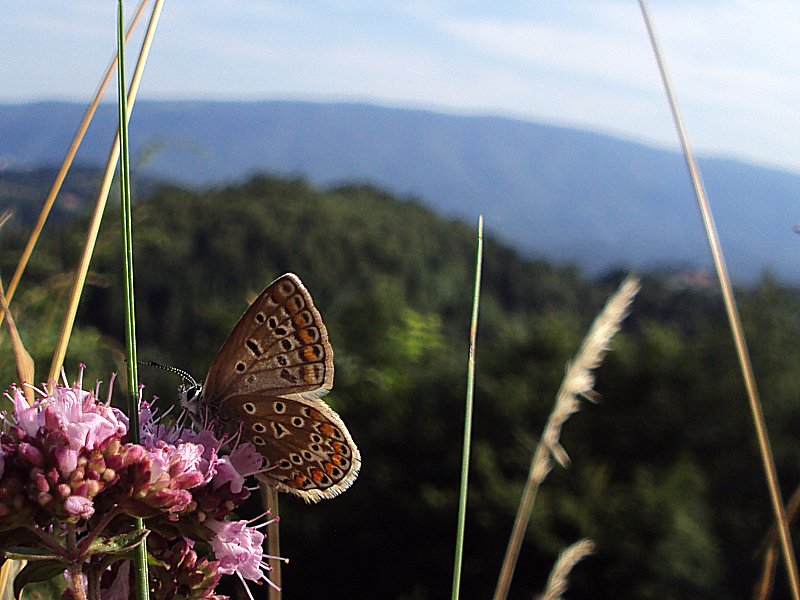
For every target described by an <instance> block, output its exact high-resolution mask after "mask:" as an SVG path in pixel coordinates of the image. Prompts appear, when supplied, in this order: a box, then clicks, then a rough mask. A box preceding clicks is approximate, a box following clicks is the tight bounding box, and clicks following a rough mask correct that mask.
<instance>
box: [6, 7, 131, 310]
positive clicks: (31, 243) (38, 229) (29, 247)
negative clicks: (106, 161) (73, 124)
mask: <svg viewBox="0 0 800 600" xmlns="http://www.w3.org/2000/svg"><path fill="white" fill-rule="evenodd" d="M146 6H147V0H142V1H141V3H140V4H139V8H138V9H137V11H136V14H135V15H134V17H133V19H132V20H131V23H130V25H128V33H127V34H126V36H125V41H126V42H127V41H130V39H131V36H132V35H133V31H134V29H136V25H137V24H138V23H139V19H140V18H141V16H142V15H143V14H144V9H145V7H146ZM116 66H117V55H116V53H115V54H114V57H113V58H112V60H111V63H110V64H109V65H108V67H107V68H106V73H105V75H104V76H103V79H102V80H101V82H100V85H99V86H98V87H97V91H96V92H95V94H94V98H93V99H92V101H91V103H90V104H89V107H88V108H87V109H86V113H85V114H84V115H83V120H81V122H80V125H78V130H77V131H76V132H75V136H74V137H73V138H72V143H71V144H70V146H69V149H67V154H66V156H65V157H64V160H63V162H62V163H61V167H60V168H59V170H58V173H57V174H56V178H55V181H53V185H52V187H51V188H50V192H49V193H48V194H47V198H46V199H45V201H44V205H43V206H42V210H41V211H40V212H39V217H38V218H37V220H36V224H35V225H34V227H33V230H32V231H31V235H30V237H29V238H28V241H27V243H26V244H25V248H24V249H23V251H22V256H21V257H20V259H19V262H18V263H17V268H16V270H15V271H14V275H12V276H11V281H10V282H9V284H8V290H7V291H6V292H7V293H6V299H7V300H8V303H9V304H10V303H11V300H12V299H13V298H14V293H15V292H16V291H17V287H18V286H19V282H20V279H22V275H23V274H24V273H25V269H26V268H27V266H28V261H29V260H30V258H31V254H33V249H34V248H35V247H36V243H37V242H38V241H39V236H40V235H41V233H42V229H44V224H45V222H46V221H47V217H48V216H50V211H51V209H52V208H53V204H54V203H55V201H56V196H58V192H59V191H60V190H61V185H62V184H63V183H64V179H65V178H66V177H67V173H68V172H69V169H70V167H71V166H72V161H73V160H74V159H75V154H76V153H77V152H78V148H79V147H80V145H81V142H82V141H83V137H84V136H85V135H86V130H87V129H88V128H89V124H90V123H91V122H92V119H93V118H94V115H95V112H97V107H98V106H99V104H100V100H101V99H102V97H103V94H104V93H105V90H106V88H107V87H108V82H109V81H111V76H112V75H113V74H114V69H115V68H116ZM3 316H4V315H3V314H2V313H0V323H2V322H3Z"/></svg>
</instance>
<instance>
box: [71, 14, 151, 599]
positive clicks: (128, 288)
mask: <svg viewBox="0 0 800 600" xmlns="http://www.w3.org/2000/svg"><path fill="white" fill-rule="evenodd" d="M123 23H124V20H123V7H122V0H117V56H118V58H119V60H118V61H117V65H118V67H117V90H118V94H117V101H118V106H119V135H118V136H117V137H118V139H119V148H120V150H119V154H120V161H119V175H120V177H119V179H120V186H119V190H120V201H121V205H122V211H121V212H122V240H123V246H124V253H123V263H124V267H125V350H126V352H125V354H126V358H127V368H128V421H129V423H130V426H129V428H128V431H129V432H130V433H131V438H132V440H133V443H135V444H138V443H139V375H138V372H137V366H138V364H139V363H138V361H137V358H136V304H135V301H134V294H133V226H132V224H131V173H130V171H131V166H130V157H129V152H128V119H129V114H128V105H127V94H126V93H125V36H124V35H123V31H124V29H123ZM135 523H136V529H137V530H139V531H142V530H144V521H143V520H142V518H141V517H137V518H136V519H135ZM135 563H136V574H135V578H136V597H137V598H138V599H139V600H148V599H149V598H150V579H149V577H148V572H147V571H148V569H147V540H146V539H145V538H144V537H142V541H141V542H140V543H139V545H138V546H136V554H135ZM78 578H80V574H79V577H78Z"/></svg>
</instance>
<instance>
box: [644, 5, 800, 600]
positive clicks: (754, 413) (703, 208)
mask: <svg viewBox="0 0 800 600" xmlns="http://www.w3.org/2000/svg"><path fill="white" fill-rule="evenodd" d="M639 7H640V8H641V12H642V18H643V19H644V24H645V27H646V28H647V33H648V36H649V38H650V44H651V46H652V48H653V54H654V56H655V59H656V63H657V65H658V69H659V72H660V74H661V81H662V82H663V84H664V93H665V95H666V97H667V101H668V103H669V107H670V110H671V111H672V119H673V122H674V123H675V129H676V131H677V133H678V138H679V139H680V142H681V147H682V149H683V155H684V158H685V159H686V166H687V168H688V169H689V175H690V178H691V180H692V185H693V187H694V192H695V197H696V198H697V206H698V208H699V209H700V216H701V218H702V220H703V226H704V228H705V231H706V237H707V239H708V245H709V248H710V249H711V257H712V258H713V260H714V268H715V269H716V272H717V278H718V279H719V285H720V290H721V292H722V299H723V301H724V304H725V312H726V313H727V316H728V324H729V325H730V328H731V335H732V337H733V344H734V346H735V348H736V355H737V357H738V359H739V368H740V369H741V371H742V378H743V379H744V385H745V389H746V390H747V401H748V404H749V406H750V414H751V417H752V419H753V428H754V429H755V433H756V439H757V441H758V449H759V453H760V455H761V463H762V466H763V469H764V477H765V479H766V484H767V491H768V492H769V498H770V503H771V504H772V512H773V515H774V518H775V522H776V523H777V526H778V528H777V530H778V536H779V539H780V545H781V553H782V554H783V559H784V563H785V565H786V575H787V578H788V580H789V589H790V591H791V594H792V598H794V600H800V575H798V571H797V559H796V557H795V552H794V547H793V544H792V535H791V532H790V530H789V524H788V523H787V520H786V509H785V507H784V504H783V497H782V495H781V490H780V484H779V481H778V471H777V469H776V467H775V457H774V455H773V452H772V445H771V443H770V440H769V435H768V433H767V426H766V423H765V421H764V410H763V408H762V405H761V399H760V398H759V394H758V387H757V386H756V378H755V374H754V373H753V365H752V363H751V361H750V353H749V351H748V349H747V342H746V340H745V336H744V328H743V327H742V321H741V318H740V317H739V309H738V307H737V306H736V298H735V297H734V295H733V286H732V285H731V281H730V277H729V276H728V268H727V266H726V263H725V257H724V255H723V253H722V245H721V244H720V241H719V234H718V233H717V227H716V225H715V224H714V217H713V215H712V213H711V206H710V204H709V202H708V196H707V195H706V190H705V187H704V186H703V179H702V177H701V176H700V169H699V167H698V166H697V161H696V160H695V158H694V153H693V152H692V149H691V146H690V145H689V138H688V136H687V134H686V127H685V126H684V124H683V117H682V116H681V112H680V108H679V106H678V100H677V98H676V97H675V93H674V92H673V89H672V83H671V81H670V78H669V74H668V72H667V67H666V63H665V61H664V56H663V52H662V51H661V44H660V43H659V41H658V37H657V36H656V32H655V28H654V26H653V22H652V19H651V18H650V13H649V10H648V8H647V3H646V2H645V0H639Z"/></svg>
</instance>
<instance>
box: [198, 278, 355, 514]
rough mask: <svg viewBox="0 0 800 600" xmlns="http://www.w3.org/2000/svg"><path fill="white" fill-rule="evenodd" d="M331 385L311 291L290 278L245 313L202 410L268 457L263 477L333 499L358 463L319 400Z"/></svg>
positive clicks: (308, 496) (216, 367) (208, 385)
mask: <svg viewBox="0 0 800 600" xmlns="http://www.w3.org/2000/svg"><path fill="white" fill-rule="evenodd" d="M331 387H333V349H332V348H331V345H330V342H329V341H328V331H327V330H326V329H325V325H324V324H323V322H322V317H321V316H320V314H319V311H318V310H317V309H316V307H315V306H314V302H313V301H312V300H311V296H310V295H309V293H308V290H306V288H305V287H304V286H303V284H302V283H301V281H300V279H299V278H298V277H297V276H295V275H292V274H291V273H287V274H286V275H283V276H281V277H279V278H278V279H276V280H275V281H273V282H272V283H271V284H269V285H268V286H267V288H266V289H265V290H264V291H263V292H261V294H260V295H259V296H258V298H256V300H255V301H254V302H253V304H251V305H250V308H248V309H247V311H246V312H245V313H244V315H242V317H241V319H239V322H238V323H237V324H236V326H235V327H234V328H233V331H232V332H231V334H230V335H229V336H228V339H227V340H225V343H224V344H223V345H222V347H221V348H220V350H219V352H217V356H216V358H215V359H214V362H213V363H212V366H211V368H210V369H209V371H208V376H207V377H206V381H205V384H204V385H203V391H202V394H201V396H200V399H199V405H200V406H201V407H202V408H204V409H207V410H208V411H209V412H210V414H211V415H212V416H215V417H216V418H217V419H218V420H219V422H220V423H221V425H222V427H223V428H224V429H225V430H226V431H228V432H229V433H230V434H232V435H235V434H237V433H239V434H241V436H242V439H243V440H244V441H249V442H251V443H253V444H254V445H255V446H256V447H257V448H258V450H259V451H260V452H261V454H262V455H263V456H264V458H265V459H266V466H265V470H264V472H263V473H262V474H261V475H260V477H261V478H262V479H263V480H264V481H266V482H267V483H268V484H269V485H271V486H273V487H275V488H277V489H278V490H280V491H284V492H289V493H292V494H295V495H297V496H300V497H301V498H303V499H304V500H306V501H307V502H317V501H319V500H322V499H325V498H332V497H334V496H337V495H338V494H340V493H341V492H343V491H344V490H346V489H347V488H348V487H349V486H350V484H351V483H352V482H353V480H354V479H355V478H356V476H357V475H358V471H359V468H360V465H361V457H360V454H359V452H358V448H357V447H356V445H355V444H354V443H353V440H352V438H351V437H350V433H349V432H348V431H347V428H346V427H345V425H344V423H343V422H342V420H341V419H340V418H339V415H337V414H336V413H335V412H334V411H333V410H331V409H330V408H329V407H328V405H327V404H325V402H323V401H322V400H321V399H320V397H321V396H323V395H324V394H326V393H327V392H328V391H329V390H330V389H331Z"/></svg>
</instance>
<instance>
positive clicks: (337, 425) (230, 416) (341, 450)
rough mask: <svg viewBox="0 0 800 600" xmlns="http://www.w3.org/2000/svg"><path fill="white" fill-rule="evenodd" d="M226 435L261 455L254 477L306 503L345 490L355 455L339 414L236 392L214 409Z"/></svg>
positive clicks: (318, 405)
mask: <svg viewBox="0 0 800 600" xmlns="http://www.w3.org/2000/svg"><path fill="white" fill-rule="evenodd" d="M219 417H220V420H221V421H222V423H223V426H225V427H226V428H227V429H228V430H229V431H231V432H233V431H240V432H241V436H242V440H243V441H248V442H251V443H252V444H254V445H255V447H256V448H258V450H259V451H260V452H261V454H262V455H263V456H264V458H265V459H266V460H265V470H264V472H263V473H262V474H260V475H259V477H260V478H261V479H263V480H265V481H266V483H267V484H269V485H271V486H272V487H275V488H277V489H278V490H279V491H282V492H288V493H290V494H294V495H296V496H300V497H301V498H303V499H304V500H305V501H306V502H318V501H319V500H323V499H327V498H333V497H334V496H337V495H339V494H340V493H342V492H343V491H344V490H346V489H347V488H348V487H350V485H351V484H352V483H353V481H354V480H355V478H356V476H357V475H358V471H359V469H360V467H361V456H360V453H359V451H358V448H357V447H356V445H355V444H354V443H353V440H352V438H351V437H350V433H349V432H348V431H347V427H345V424H344V423H343V422H342V420H341V418H340V417H339V415H337V414H336V413H335V412H334V411H333V410H331V409H330V407H328V405H327V404H325V402H323V401H322V400H319V399H305V398H301V397H298V396H294V397H280V396H272V397H270V396H263V395H254V394H241V395H236V396H233V397H231V398H228V399H227V400H225V401H224V403H223V404H222V405H221V406H220V410H219Z"/></svg>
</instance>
